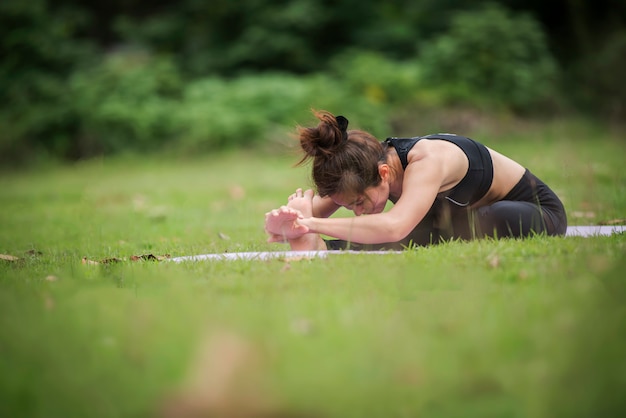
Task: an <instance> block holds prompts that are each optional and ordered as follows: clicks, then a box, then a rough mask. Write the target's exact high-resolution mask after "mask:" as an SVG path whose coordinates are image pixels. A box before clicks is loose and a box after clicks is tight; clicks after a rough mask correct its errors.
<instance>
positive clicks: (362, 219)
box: [298, 214, 410, 244]
mask: <svg viewBox="0 0 626 418" xmlns="http://www.w3.org/2000/svg"><path fill="white" fill-rule="evenodd" d="M298 223H299V224H301V225H304V226H306V227H308V228H309V231H310V232H313V233H317V234H322V235H328V236H330V237H334V238H338V239H342V240H346V241H351V242H357V243H359V244H379V243H384V242H397V241H400V240H401V239H402V238H404V237H405V236H406V235H408V233H409V232H410V230H409V231H406V233H405V232H404V231H403V228H402V226H401V225H398V222H394V220H393V218H391V217H390V216H386V215H385V214H375V215H366V216H358V217H354V218H328V219H325V218H304V219H300V220H298Z"/></svg>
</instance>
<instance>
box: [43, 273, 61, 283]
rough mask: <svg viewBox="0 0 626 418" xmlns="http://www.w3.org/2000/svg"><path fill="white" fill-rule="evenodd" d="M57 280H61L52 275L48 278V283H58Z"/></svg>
mask: <svg viewBox="0 0 626 418" xmlns="http://www.w3.org/2000/svg"><path fill="white" fill-rule="evenodd" d="M57 280H59V278H58V277H57V276H54V275H52V274H50V275H49V276H46V281H47V282H56V281H57Z"/></svg>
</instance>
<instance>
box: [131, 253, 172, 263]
mask: <svg viewBox="0 0 626 418" xmlns="http://www.w3.org/2000/svg"><path fill="white" fill-rule="evenodd" d="M168 258H170V255H169V254H164V255H154V254H142V255H131V256H130V260H131V261H139V260H153V261H163V260H165V259H168Z"/></svg>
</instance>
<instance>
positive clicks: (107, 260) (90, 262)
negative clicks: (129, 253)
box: [81, 257, 124, 265]
mask: <svg viewBox="0 0 626 418" xmlns="http://www.w3.org/2000/svg"><path fill="white" fill-rule="evenodd" d="M121 261H124V260H122V259H120V258H116V257H111V258H104V259H102V260H99V261H95V260H89V259H88V258H87V257H83V258H82V260H81V262H82V263H83V264H88V265H95V264H113V263H119V262H121Z"/></svg>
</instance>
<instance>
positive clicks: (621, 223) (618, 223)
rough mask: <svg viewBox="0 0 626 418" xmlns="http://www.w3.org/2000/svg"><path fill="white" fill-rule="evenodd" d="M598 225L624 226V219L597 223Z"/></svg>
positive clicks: (625, 221)
mask: <svg viewBox="0 0 626 418" xmlns="http://www.w3.org/2000/svg"><path fill="white" fill-rule="evenodd" d="M598 223H599V224H600V225H624V224H626V219H610V220H608V221H601V222H598Z"/></svg>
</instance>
